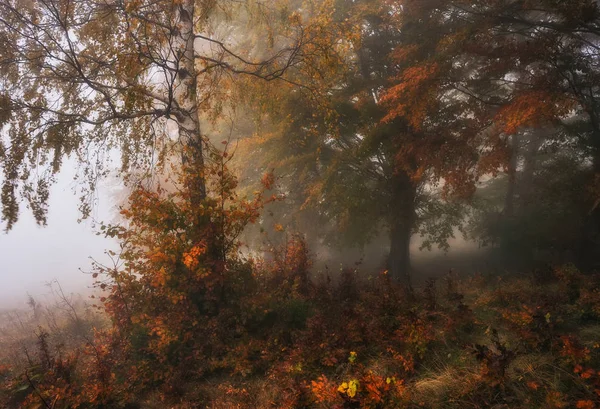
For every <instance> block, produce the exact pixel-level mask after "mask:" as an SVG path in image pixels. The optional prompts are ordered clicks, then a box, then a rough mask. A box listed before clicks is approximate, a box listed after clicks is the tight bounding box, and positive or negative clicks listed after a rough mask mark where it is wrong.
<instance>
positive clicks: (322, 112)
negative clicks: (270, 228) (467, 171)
mask: <svg viewBox="0 0 600 409" xmlns="http://www.w3.org/2000/svg"><path fill="white" fill-rule="evenodd" d="M393 11H394V8H393V7H390V6H389V5H388V4H387V3H382V2H378V1H360V2H346V1H337V2H336V6H335V13H333V14H332V17H331V18H332V23H333V24H332V26H335V27H338V30H339V33H338V35H337V36H335V37H334V38H337V39H341V40H336V41H337V44H338V46H339V50H340V51H339V53H340V56H341V59H340V60H339V64H338V65H337V66H336V67H335V69H334V71H333V72H332V73H331V74H330V75H328V76H326V77H325V80H324V81H323V82H322V88H323V89H325V90H327V91H326V92H324V93H325V95H326V97H327V98H326V100H325V101H324V105H325V108H324V107H323V106H320V105H315V104H314V102H313V101H312V100H311V99H310V98H306V97H305V96H303V95H301V94H298V93H296V92H287V93H286V91H285V90H281V89H277V90H271V92H270V93H267V95H268V96H269V98H271V99H272V100H275V101H277V102H276V106H275V107H274V109H272V110H271V111H269V112H268V115H269V117H270V118H269V119H270V120H271V121H272V122H273V123H275V124H277V126H276V127H270V128H269V127H268V126H267V129H268V130H269V132H270V133H269V135H271V136H270V137H269V138H263V140H261V141H259V142H258V143H256V142H254V143H253V142H252V141H250V144H253V149H254V151H251V150H250V152H249V153H250V154H254V155H256V156H255V157H256V158H257V160H258V161H259V163H260V160H261V159H265V158H273V157H276V158H277V163H280V164H282V165H283V166H282V167H280V168H279V169H278V170H279V171H280V172H281V174H282V183H283V185H284V187H283V190H284V191H286V192H288V193H289V194H288V195H289V196H291V197H292V198H293V199H292V200H291V201H288V202H287V206H286V202H282V203H278V206H286V207H284V210H282V211H281V213H282V214H284V215H285V216H288V217H289V216H290V215H294V218H295V222H296V224H298V221H299V220H302V219H303V218H304V219H305V220H311V221H312V224H313V227H315V226H316V228H317V229H318V230H319V232H318V233H319V235H320V236H321V238H323V236H329V237H330V238H331V236H334V238H335V239H336V240H328V242H330V243H331V242H334V241H337V242H338V243H339V242H342V243H343V244H345V245H347V244H349V243H353V244H359V245H364V244H366V243H369V242H370V241H371V240H373V239H374V238H375V237H378V236H380V235H382V234H383V235H385V236H387V237H388V239H387V240H388V243H390V245H389V246H390V249H389V256H388V266H389V270H390V272H391V275H392V276H393V277H394V278H395V279H396V280H398V281H401V282H404V283H405V284H410V274H409V271H410V254H409V247H410V241H411V236H412V235H413V234H414V233H415V232H416V231H420V232H421V233H424V234H425V235H426V236H427V238H428V239H429V242H428V243H426V244H427V245H430V244H432V243H433V242H435V243H438V244H441V245H442V246H443V245H444V243H445V242H446V239H447V238H448V237H449V236H451V235H452V233H453V229H452V225H454V224H456V223H458V221H459V220H460V215H459V208H458V206H456V205H455V204H454V203H449V202H447V201H445V200H441V197H440V195H439V192H438V190H439V189H436V186H434V185H435V183H437V182H438V180H439V178H440V175H441V174H442V173H443V171H447V172H446V173H445V176H446V177H448V175H449V173H448V172H454V173H458V171H456V170H455V167H456V166H463V167H466V166H467V165H470V164H472V163H473V160H472V157H473V156H471V157H470V162H468V164H462V163H461V162H460V161H461V160H464V158H465V157H468V154H471V155H473V150H472V149H469V150H465V149H463V146H459V145H458V142H457V143H454V144H452V143H448V144H447V145H444V137H445V136H447V135H446V134H444V135H435V134H433V133H426V132H423V130H420V129H417V128H416V127H414V126H412V125H411V123H410V121H409V120H408V119H406V118H400V116H399V115H396V116H393V115H391V112H392V108H393V107H392V105H393V104H391V103H383V100H382V97H383V96H384V94H385V91H386V89H388V88H390V87H391V86H392V85H393V84H394V81H395V79H394V78H395V77H396V75H397V74H398V67H397V66H396V64H395V60H394V59H393V58H392V56H391V54H392V51H393V50H394V49H395V48H399V47H400V46H401V45H402V44H404V43H409V44H410V40H411V39H409V38H407V37H406V35H405V33H404V28H403V27H402V26H401V24H400V22H399V21H396V20H392V19H390V18H389V16H390V14H393ZM336 23H337V25H335V24H336ZM410 85H411V86H413V87H414V86H415V84H414V83H411V84H410ZM438 146H442V147H444V148H446V147H447V150H446V151H444V152H439V151H438V150H437V149H438ZM245 152H247V151H245ZM438 153H440V154H439V155H438ZM455 153H460V156H456V160H455V159H454V156H453V155H454V154H455ZM444 154H448V157H444V156H443V155H444ZM475 157H476V155H475ZM269 160H270V159H267V160H266V161H264V162H262V163H265V165H264V166H268V162H269ZM251 163H252V166H253V167H254V166H255V163H256V162H254V161H252V162H251ZM436 166H437V168H436ZM442 167H443V169H442ZM433 169H438V171H437V172H433ZM455 185H456V184H455ZM299 210H301V211H299ZM315 220H318V221H319V222H318V224H317V223H315Z"/></svg>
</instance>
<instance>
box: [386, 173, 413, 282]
mask: <svg viewBox="0 0 600 409" xmlns="http://www.w3.org/2000/svg"><path fill="white" fill-rule="evenodd" d="M392 183H393V185H392V186H391V192H392V198H391V203H390V208H389V211H390V254H389V259H388V264H389V273H390V276H391V277H392V279H393V280H394V281H396V282H398V283H401V284H403V285H405V286H406V287H407V288H408V289H409V290H411V285H412V283H411V275H410V241H411V237H412V230H413V227H414V224H415V218H416V217H415V196H416V189H415V187H414V185H413V183H412V182H411V180H410V178H409V177H408V175H406V174H400V175H396V176H394V178H393V182H392Z"/></svg>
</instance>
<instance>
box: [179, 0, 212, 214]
mask: <svg viewBox="0 0 600 409" xmlns="http://www.w3.org/2000/svg"><path fill="white" fill-rule="evenodd" d="M175 7H176V10H175V13H174V14H175V16H176V23H177V28H178V30H179V35H178V36H177V37H176V38H175V42H174V46H173V53H174V54H175V58H176V60H177V61H178V64H177V67H176V69H177V74H176V83H177V85H178V86H177V87H176V88H175V92H174V95H173V96H174V99H175V101H176V103H177V107H178V110H177V121H178V124H179V137H180V140H181V143H182V145H183V151H182V163H183V166H184V168H185V170H184V171H185V172H186V180H187V183H186V185H187V186H186V189H187V190H188V193H189V195H190V201H191V203H192V206H194V207H196V206H199V205H200V203H201V202H202V200H204V198H205V197H206V183H205V176H204V152H203V140H202V134H201V132H200V119H199V116H198V114H199V113H198V101H197V91H198V89H197V86H198V83H197V72H196V66H195V56H196V52H195V48H194V43H195V30H194V16H195V15H196V13H195V12H196V10H195V1H194V0H183V1H181V2H180V3H179V4H178V5H176V6H175Z"/></svg>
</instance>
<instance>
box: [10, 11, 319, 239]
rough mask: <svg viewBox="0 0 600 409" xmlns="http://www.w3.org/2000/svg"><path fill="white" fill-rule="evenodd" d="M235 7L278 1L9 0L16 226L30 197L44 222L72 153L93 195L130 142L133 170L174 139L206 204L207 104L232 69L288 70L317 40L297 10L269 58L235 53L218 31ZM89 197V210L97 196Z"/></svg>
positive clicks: (126, 158) (271, 73) (128, 163)
mask: <svg viewBox="0 0 600 409" xmlns="http://www.w3.org/2000/svg"><path fill="white" fill-rule="evenodd" d="M233 7H237V8H238V9H240V7H241V10H242V11H243V13H245V14H246V17H247V18H251V17H252V16H253V15H256V14H252V13H254V12H256V13H259V12H260V13H263V14H266V15H269V13H273V14H275V11H276V10H275V9H269V8H266V7H263V6H262V5H260V4H258V5H257V6H256V7H254V6H253V5H252V2H250V1H249V2H243V3H242V6H238V2H235V1H231V2H230V1H227V0H224V1H223V2H220V3H218V7H217V2H211V1H203V2H196V1H194V0H183V1H170V0H161V1H145V0H142V1H137V0H131V1H130V0H101V1H91V0H89V1H88V0H83V1H72V0H39V1H31V2H25V3H23V2H21V1H18V0H2V1H0V28H1V29H0V72H1V74H2V76H3V80H2V82H1V84H0V126H1V128H0V129H2V134H3V138H2V140H0V164H1V166H2V173H3V176H4V178H3V183H2V196H1V199H2V200H1V203H2V219H3V220H4V221H5V222H6V223H7V224H6V228H7V229H10V228H11V227H12V226H13V224H14V223H15V221H16V220H17V218H18V214H19V202H20V197H23V198H25V199H27V200H28V202H29V205H30V207H31V208H32V210H33V214H34V216H35V218H36V220H37V221H38V222H39V223H42V224H43V223H45V215H46V210H47V209H46V207H47V200H48V195H49V186H50V185H51V182H52V180H53V177H54V175H55V174H56V173H57V172H58V171H59V169H60V167H61V163H62V160H63V158H64V157H66V156H75V157H76V158H77V160H78V161H79V163H80V164H81V165H82V167H83V176H84V177H85V179H86V182H87V188H85V189H84V192H83V193H90V192H91V191H93V190H94V188H95V185H96V181H97V179H98V178H99V177H101V176H102V175H104V174H105V173H106V167H105V166H104V165H105V163H106V160H107V159H109V154H110V152H111V150H118V151H120V153H121V158H122V171H123V172H124V173H126V172H127V170H128V169H130V168H132V167H139V166H150V165H154V164H155V163H156V162H158V161H160V159H161V158H162V157H164V154H165V153H166V151H167V150H168V148H171V147H172V146H173V144H172V143H170V139H171V138H172V137H175V139H176V141H177V144H176V146H178V147H179V148H178V149H179V151H180V153H181V155H182V161H183V163H184V164H185V165H186V166H188V167H189V168H190V169H193V172H191V173H190V175H189V178H188V180H187V181H186V182H185V183H186V185H187V189H188V190H189V191H190V192H192V194H193V197H194V202H195V203H199V202H200V201H201V200H202V199H203V198H204V197H205V196H206V188H205V182H204V175H203V167H204V153H203V151H204V145H205V144H206V140H205V138H204V137H203V134H202V132H201V129H200V119H199V114H200V112H201V111H206V110H208V109H210V108H215V107H217V108H218V106H219V104H217V103H216V102H215V101H216V98H217V97H218V95H217V93H218V91H219V87H218V83H219V78H220V77H221V76H222V75H223V72H225V71H226V72H228V73H238V74H246V75H249V76H252V77H259V78H262V79H265V80H274V79H278V78H282V77H283V76H284V74H285V73H286V71H287V70H288V69H290V68H292V67H301V66H302V64H303V54H302V49H303V47H304V46H305V45H306V44H307V43H308V44H310V42H311V41H312V40H311V38H308V37H307V36H306V35H305V27H304V26H303V22H302V19H300V18H298V16H295V17H294V16H290V15H287V16H286V17H283V20H285V21H277V22H278V23H281V24H282V27H283V26H284V27H285V29H283V28H282V29H280V30H279V31H278V32H277V34H276V36H278V37H277V38H275V40H277V41H274V42H273V44H272V47H271V49H270V51H269V50H267V51H266V52H264V53H263V55H262V57H263V58H262V59H254V58H252V59H250V58H246V55H245V54H244V53H234V52H233V51H231V50H232V48H230V46H229V44H228V42H227V41H228V39H227V38H225V39H221V38H217V37H211V34H214V33H215V31H216V29H215V27H216V25H218V24H224V23H223V22H224V21H225V20H224V17H223V15H224V14H226V13H224V12H223V10H227V9H229V10H232V8H233ZM242 11H238V13H242ZM217 12H219V13H217ZM248 16H250V17H248ZM265 20H266V21H270V20H273V19H270V20H269V18H267V17H265V16H263V17H262V18H261V20H260V21H265ZM258 21H259V20H257V22H258ZM257 24H258V23H257ZM266 29H267V28H265V30H266ZM275 43H276V45H277V47H279V48H277V49H275V48H274V47H275ZM269 54H270V55H269ZM221 92H222V94H221V97H226V94H227V90H221ZM173 125H174V126H173ZM167 126H170V127H171V131H170V132H165V128H166V127H167ZM173 128H174V129H173ZM157 152H158V156H155V153H157ZM157 158H158V159H157ZM82 204H83V206H82V210H83V211H84V214H87V212H89V202H87V201H85V199H84V200H83V203H82Z"/></svg>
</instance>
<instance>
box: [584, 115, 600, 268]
mask: <svg viewBox="0 0 600 409" xmlns="http://www.w3.org/2000/svg"><path fill="white" fill-rule="evenodd" d="M588 114H589V117H590V124H591V126H592V135H591V136H592V148H593V153H592V154H593V157H592V171H593V174H592V178H591V179H590V182H591V183H595V178H597V177H600V120H599V119H598V117H597V115H596V110H595V109H590V110H589V112H588ZM591 199H592V200H590V209H589V211H588V213H587V215H586V217H585V220H583V226H582V227H583V229H582V233H581V245H580V249H579V250H580V253H579V259H580V263H581V267H582V268H584V269H586V270H591V269H595V268H598V267H599V266H598V261H599V255H598V254H599V250H600V205H599V203H598V200H600V198H598V197H592V198H591Z"/></svg>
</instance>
